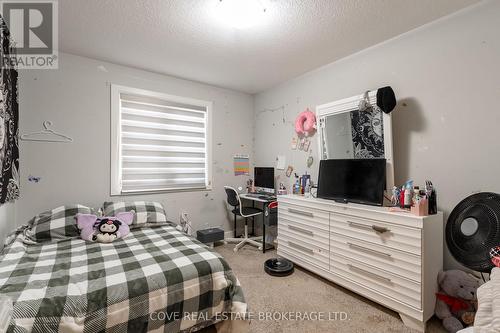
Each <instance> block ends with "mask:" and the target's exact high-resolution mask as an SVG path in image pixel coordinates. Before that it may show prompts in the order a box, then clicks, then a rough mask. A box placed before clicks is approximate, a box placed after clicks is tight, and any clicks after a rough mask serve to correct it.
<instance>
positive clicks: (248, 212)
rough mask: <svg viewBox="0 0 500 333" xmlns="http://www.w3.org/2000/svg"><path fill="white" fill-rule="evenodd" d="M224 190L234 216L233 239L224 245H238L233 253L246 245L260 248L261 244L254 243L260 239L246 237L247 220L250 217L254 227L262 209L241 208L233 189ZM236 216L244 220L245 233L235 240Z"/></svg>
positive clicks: (228, 239)
mask: <svg viewBox="0 0 500 333" xmlns="http://www.w3.org/2000/svg"><path fill="white" fill-rule="evenodd" d="M224 190H225V191H226V195H227V203H228V204H229V205H231V206H233V210H232V211H231V212H232V213H233V214H234V238H227V239H225V240H224V241H225V242H226V243H238V244H236V246H235V247H234V252H236V251H238V249H240V248H241V247H243V245H245V244H246V243H248V244H251V245H253V246H256V247H258V248H260V247H261V246H262V244H261V243H259V242H257V241H256V240H257V239H260V237H248V218H249V217H251V218H252V223H253V225H255V217H256V216H258V215H260V214H262V209H259V208H255V207H243V205H242V204H241V199H240V196H239V195H238V192H237V191H236V190H235V189H234V188H232V187H230V186H224ZM237 216H241V217H244V218H245V233H244V234H243V238H236V217H237ZM253 225H252V226H253Z"/></svg>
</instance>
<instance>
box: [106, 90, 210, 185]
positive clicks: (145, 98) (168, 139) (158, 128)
mask: <svg viewBox="0 0 500 333" xmlns="http://www.w3.org/2000/svg"><path fill="white" fill-rule="evenodd" d="M211 110H212V102H207V101H200V100H195V99H191V98H185V97H178V96H171V95H166V94H162V93H157V92H152V91H147V90H142V89H135V88H127V87H123V86H117V85H112V86H111V195H120V194H137V193H144V192H146V193H150V192H163V191H182V190H196V189H200V190H204V189H210V188H211V185H212V184H211V172H210V171H211V170H210V167H211V160H210V159H211V150H210V148H211V144H210V141H211V140H210V135H211V133H210V130H211V126H210V122H211V118H210V117H211Z"/></svg>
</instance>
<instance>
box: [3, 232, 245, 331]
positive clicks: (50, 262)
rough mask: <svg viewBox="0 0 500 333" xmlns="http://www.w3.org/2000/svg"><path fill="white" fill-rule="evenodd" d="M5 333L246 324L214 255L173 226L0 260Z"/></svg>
mask: <svg viewBox="0 0 500 333" xmlns="http://www.w3.org/2000/svg"><path fill="white" fill-rule="evenodd" d="M0 296H8V297H10V298H11V299H12V301H13V303H14V312H13V316H12V320H11V323H10V326H9V329H8V332H52V331H54V332H56V331H58V332H102V331H107V332H144V331H154V332H178V331H194V330H197V329H200V328H202V327H205V326H208V325H211V324H213V323H215V322H217V321H220V320H222V319H228V318H232V319H236V320H238V319H244V318H245V316H246V313H247V306H246V303H245V300H244V297H243V293H242V290H241V287H240V284H239V282H238V280H237V278H236V277H235V276H234V274H233V272H232V271H231V269H230V267H229V266H228V265H227V263H226V261H225V260H224V259H223V258H222V257H221V256H220V255H219V254H217V253H216V252H214V251H212V250H210V249H208V248H207V247H206V246H204V245H202V244H201V243H199V242H198V241H196V240H194V239H193V238H191V237H188V236H186V235H184V234H182V233H180V232H179V231H177V230H176V229H175V228H174V227H172V226H163V227H157V228H143V229H137V230H134V231H133V232H132V233H131V234H130V235H129V236H128V237H126V238H125V239H120V240H117V241H115V242H113V243H111V244H100V243H88V242H85V241H83V240H81V239H67V240H62V241H57V242H52V243H42V244H35V245H27V244H25V243H24V242H23V237H22V235H18V237H17V238H16V239H15V241H14V242H13V243H12V244H11V245H9V246H8V247H7V248H6V249H5V250H4V252H3V254H2V255H1V256H0Z"/></svg>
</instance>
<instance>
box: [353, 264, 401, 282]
mask: <svg viewBox="0 0 500 333" xmlns="http://www.w3.org/2000/svg"><path fill="white" fill-rule="evenodd" d="M347 267H349V269H350V270H353V271H358V272H360V273H363V274H366V275H370V276H372V277H374V278H376V279H379V280H382V281H384V282H387V283H392V280H391V279H389V278H388V277H385V276H381V275H378V274H375V273H373V272H370V271H367V270H365V269H362V268H359V267H357V266H354V265H351V264H347Z"/></svg>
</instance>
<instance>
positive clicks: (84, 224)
mask: <svg viewBox="0 0 500 333" xmlns="http://www.w3.org/2000/svg"><path fill="white" fill-rule="evenodd" d="M134 215H135V212H134V211H130V212H122V213H117V214H116V216H102V217H97V216H96V215H93V214H77V215H76V224H77V226H78V229H79V230H80V237H81V238H82V239H83V240H86V241H91V242H94V241H98V242H101V243H110V242H112V241H113V240H115V239H118V238H123V237H125V236H127V235H128V234H129V233H130V225H131V224H132V222H133V221H134Z"/></svg>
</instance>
